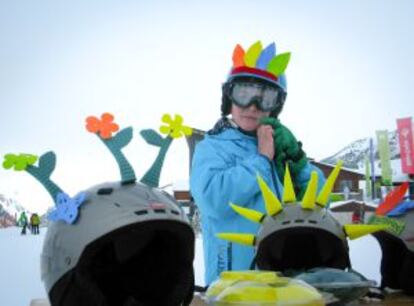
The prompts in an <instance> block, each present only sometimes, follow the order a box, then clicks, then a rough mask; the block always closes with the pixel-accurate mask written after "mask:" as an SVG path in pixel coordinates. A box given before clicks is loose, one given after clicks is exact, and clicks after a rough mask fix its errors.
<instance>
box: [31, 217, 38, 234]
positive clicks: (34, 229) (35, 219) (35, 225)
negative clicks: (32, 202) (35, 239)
mask: <svg viewBox="0 0 414 306" xmlns="http://www.w3.org/2000/svg"><path fill="white" fill-rule="evenodd" d="M39 224H40V218H39V215H38V214H37V213H34V214H32V216H31V217H30V226H31V229H32V234H33V235H38V234H39Z"/></svg>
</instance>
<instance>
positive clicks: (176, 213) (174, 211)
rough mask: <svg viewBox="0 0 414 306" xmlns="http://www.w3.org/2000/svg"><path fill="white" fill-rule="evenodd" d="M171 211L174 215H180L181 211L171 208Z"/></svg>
mask: <svg viewBox="0 0 414 306" xmlns="http://www.w3.org/2000/svg"><path fill="white" fill-rule="evenodd" d="M171 213H172V214H174V215H177V216H178V215H180V213H179V212H178V211H176V210H171Z"/></svg>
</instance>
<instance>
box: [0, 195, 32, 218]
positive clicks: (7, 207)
mask: <svg viewBox="0 0 414 306" xmlns="http://www.w3.org/2000/svg"><path fill="white" fill-rule="evenodd" d="M0 206H1V207H0V209H1V208H2V209H3V210H4V211H5V212H7V213H8V214H9V215H10V216H13V217H14V216H19V215H20V213H21V212H23V211H26V209H24V207H23V206H22V205H20V203H18V202H17V201H16V200H14V199H12V198H9V197H7V196H5V195H3V194H0Z"/></svg>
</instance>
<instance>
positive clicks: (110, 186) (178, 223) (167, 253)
mask: <svg viewBox="0 0 414 306" xmlns="http://www.w3.org/2000/svg"><path fill="white" fill-rule="evenodd" d="M108 115H109V114H104V115H103V116H102V120H99V119H97V118H95V117H89V118H88V130H89V131H91V132H93V133H96V134H97V135H98V137H99V138H100V139H101V140H102V141H103V143H104V144H105V145H106V146H107V147H108V148H109V149H110V151H111V152H112V153H113V155H114V156H115V158H116V160H117V162H118V164H119V167H120V171H121V176H122V179H121V181H120V182H110V183H103V184H99V185H96V186H94V187H91V188H89V189H86V190H84V191H82V192H80V193H79V194H77V195H76V196H75V197H73V198H71V197H69V196H68V195H67V194H65V193H63V191H62V190H61V189H60V188H59V187H58V186H57V185H56V184H54V183H53V182H52V181H51V180H50V174H51V173H52V172H53V169H54V166H55V155H54V153H53V152H49V153H46V154H44V155H43V156H42V157H40V159H39V165H38V166H35V165H34V164H33V163H32V164H28V165H27V167H26V171H27V172H29V173H30V174H32V175H33V176H35V177H36V178H38V179H39V181H41V182H42V183H43V185H44V186H45V187H46V189H47V190H48V191H49V193H50V194H51V196H52V197H53V199H55V200H56V209H55V210H54V211H53V212H51V213H50V214H49V219H50V220H51V222H50V224H49V227H48V231H47V234H46V237H45V241H44V246H43V252H42V256H41V276H42V280H43V281H44V284H45V287H46V291H47V292H48V295H49V299H50V302H51V304H52V305H64V306H69V305H77V306H78V305H88V306H89V305H108V306H115V305H154V306H156V305H157V306H158V305H177V306H178V305H189V304H190V302H191V300H192V296H193V290H194V272H193V265H192V264H193V258H194V239H195V238H194V232H193V230H192V228H191V226H190V224H189V222H188V219H187V216H186V214H185V213H184V211H183V210H182V209H181V208H180V207H179V205H178V203H177V202H176V201H175V200H174V198H172V197H171V196H170V195H169V194H168V193H166V192H164V191H163V190H161V189H158V188H157V186H158V180H159V174H160V171H161V166H162V162H163V159H164V157H165V153H166V151H167V150H168V147H169V146H170V144H171V142H172V138H171V136H170V135H173V133H174V135H177V133H178V134H180V131H177V126H176V127H175V130H174V131H172V133H170V134H169V135H168V136H167V137H166V138H162V137H161V136H160V135H159V134H158V133H157V132H155V131H153V130H144V131H142V132H141V135H142V136H143V137H144V138H145V140H146V141H147V142H148V143H150V144H153V145H157V146H159V147H160V154H159V156H158V158H157V160H156V162H155V163H154V165H153V166H152V167H151V168H150V170H149V171H148V172H147V173H146V174H145V176H144V177H143V178H142V179H141V182H136V179H135V174H134V171H133V169H132V167H131V165H130V164H129V162H128V161H127V159H126V158H125V157H124V155H123V153H122V152H121V148H122V147H124V146H125V145H127V144H128V143H129V141H130V140H131V138H132V129H131V128H126V129H123V130H122V131H120V132H119V133H117V134H116V136H114V137H112V136H111V135H110V137H104V136H105V133H108V129H107V128H104V127H101V128H99V126H100V125H102V126H105V124H102V123H103V122H105V121H107V122H106V123H108V122H109V121H112V120H109V119H108ZM97 122H98V123H99V124H97ZM111 124H113V123H111V122H110V123H108V124H106V126H109V125H111ZM94 125H95V126H94ZM96 125H97V126H98V128H96ZM114 130H116V128H114ZM187 131H188V130H187ZM109 134H112V133H111V132H110V133H109Z"/></svg>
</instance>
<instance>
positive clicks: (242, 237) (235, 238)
mask: <svg viewBox="0 0 414 306" xmlns="http://www.w3.org/2000/svg"><path fill="white" fill-rule="evenodd" d="M216 237H217V238H220V239H223V240H227V241H230V242H235V243H238V244H243V245H249V246H254V245H255V243H256V236H255V235H253V234H237V233H218V234H216Z"/></svg>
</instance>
